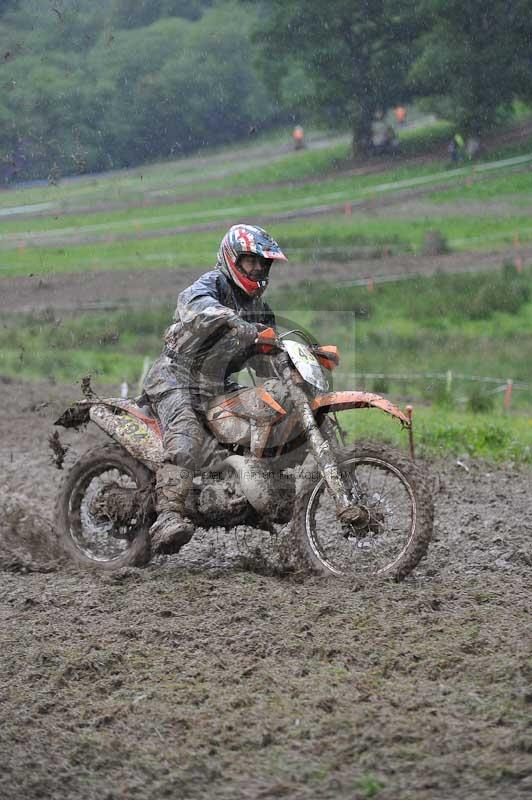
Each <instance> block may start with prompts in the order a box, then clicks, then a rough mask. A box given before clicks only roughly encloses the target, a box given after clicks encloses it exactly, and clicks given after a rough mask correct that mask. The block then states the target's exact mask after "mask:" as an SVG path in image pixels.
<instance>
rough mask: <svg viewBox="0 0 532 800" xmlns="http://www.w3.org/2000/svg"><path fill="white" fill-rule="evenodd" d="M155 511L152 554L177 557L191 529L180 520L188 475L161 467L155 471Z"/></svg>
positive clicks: (178, 470)
mask: <svg viewBox="0 0 532 800" xmlns="http://www.w3.org/2000/svg"><path fill="white" fill-rule="evenodd" d="M156 477H157V480H156V484H155V498H156V502H155V508H156V511H157V519H156V520H155V522H154V523H153V525H152V526H151V528H150V536H151V545H152V550H153V552H154V553H177V552H179V550H180V549H181V548H182V547H183V545H185V544H186V543H187V542H189V541H190V540H191V539H192V535H193V533H194V526H193V524H192V523H191V522H190V521H189V520H188V519H185V517H184V516H183V510H184V507H185V500H186V498H187V495H188V493H189V491H190V488H191V486H192V477H193V476H192V472H191V471H190V470H185V469H180V468H179V467H176V466H175V464H169V463H165V464H163V465H162V466H161V467H159V469H158V470H157V476H156Z"/></svg>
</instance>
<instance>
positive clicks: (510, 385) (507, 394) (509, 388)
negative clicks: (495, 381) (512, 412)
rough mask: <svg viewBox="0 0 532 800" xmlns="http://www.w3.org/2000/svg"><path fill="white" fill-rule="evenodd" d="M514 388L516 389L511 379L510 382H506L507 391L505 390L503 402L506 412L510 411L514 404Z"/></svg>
mask: <svg viewBox="0 0 532 800" xmlns="http://www.w3.org/2000/svg"><path fill="white" fill-rule="evenodd" d="M513 388H514V382H513V380H512V379H511V378H508V380H507V381H506V389H505V390H504V397H503V401H502V403H503V406H504V410H505V411H508V409H509V408H510V404H511V402H512V391H513Z"/></svg>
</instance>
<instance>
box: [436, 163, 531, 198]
mask: <svg viewBox="0 0 532 800" xmlns="http://www.w3.org/2000/svg"><path fill="white" fill-rule="evenodd" d="M514 195H515V197H513V196H514ZM508 196H509V197H508ZM503 198H504V199H505V200H510V201H511V202H513V203H515V205H519V204H523V202H527V203H531V202H532V169H531V168H530V166H529V167H527V171H526V172H519V173H509V174H507V175H503V176H501V177H498V176H490V179H489V180H486V179H482V180H478V181H476V180H475V178H474V177H473V178H472V180H471V182H470V183H466V184H465V186H460V187H457V188H455V189H446V190H443V191H437V192H434V193H432V194H430V195H429V199H430V200H431V201H432V202H434V203H451V202H455V201H459V202H464V201H465V202H467V201H468V200H477V201H478V200H499V199H503Z"/></svg>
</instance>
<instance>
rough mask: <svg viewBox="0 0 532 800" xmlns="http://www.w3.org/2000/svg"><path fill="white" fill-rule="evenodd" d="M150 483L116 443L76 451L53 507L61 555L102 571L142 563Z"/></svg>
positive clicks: (149, 516)
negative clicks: (72, 463)
mask: <svg viewBox="0 0 532 800" xmlns="http://www.w3.org/2000/svg"><path fill="white" fill-rule="evenodd" d="M152 487H153V474H152V473H151V472H150V470H148V469H147V467H145V466H144V465H143V464H141V463H139V462H138V461H136V460H135V459H134V458H133V457H132V456H131V455H129V453H127V452H126V450H124V449H123V448H122V447H120V446H119V445H117V444H114V443H111V442H109V443H107V444H104V445H100V446H99V447H96V448H94V449H93V450H90V451H89V452H87V453H85V454H84V455H82V456H81V457H80V458H79V459H78V461H76V463H75V464H74V465H73V466H72V468H71V469H70V470H69V472H68V473H66V475H65V478H64V480H63V483H62V485H61V488H60V490H59V494H58V497H57V501H56V507H55V527H56V533H57V536H58V539H59V541H60V542H61V544H62V546H63V549H64V550H65V552H66V553H67V555H69V556H70V557H71V558H73V559H74V560H75V561H77V562H78V563H79V564H81V565H83V566H86V567H94V568H96V569H99V570H104V571H114V570H117V569H120V568H122V567H126V566H133V565H134V566H143V565H145V564H147V563H148V562H149V560H150V538H149V528H150V524H151V522H152V521H153V519H154V514H153V510H152V509H153V506H152V503H151V491H152Z"/></svg>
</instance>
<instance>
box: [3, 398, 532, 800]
mask: <svg viewBox="0 0 532 800" xmlns="http://www.w3.org/2000/svg"><path fill="white" fill-rule="evenodd" d="M0 391H1V395H2V400H3V402H2V407H1V411H0V436H1V441H2V455H3V457H2V466H1V474H0V479H1V482H0V486H1V487H2V489H1V490H0V492H1V493H0V509H1V511H0V514H1V516H0V536H1V542H2V553H1V559H2V564H3V566H4V569H5V571H4V572H3V573H2V576H1V577H2V587H3V588H2V590H1V605H0V614H1V617H2V622H1V634H0V635H1V643H0V646H1V648H2V654H3V659H2V660H3V668H2V673H1V675H2V677H1V679H0V695H1V709H2V711H1V712H0V713H1V720H0V763H2V766H3V770H2V783H1V786H2V788H1V791H0V795H1V796H2V798H6V800H15V799H16V800H18V798H21V797H24V798H38V797H51V796H53V797H54V798H73V797H82V798H84V800H91V799H92V798H95V799H96V798H98V800H101V798H107V799H108V800H111V798H124V800H126V798H127V799H128V800H129V798H141V799H142V800H144V799H145V798H146V799H147V798H150V799H151V798H153V800H155V799H156V798H160V797H167V796H168V797H179V798H205V799H206V798H209V800H210V798H214V797H216V798H227V799H228V800H229V798H231V800H232V799H233V798H276V797H289V798H309V799H310V798H346V800H347V799H348V798H349V800H354V799H356V798H369V797H378V798H382V799H384V800H397V799H399V800H401V799H404V800H412V798H419V799H420V800H421V799H423V800H424V799H425V798H431V799H432V798H441V800H450V798H456V797H460V798H475V800H477V799H478V798H481V799H482V800H485V799H486V800H487V798H494V799H495V798H501V797H503V798H505V800H514V798H515V799H516V800H517V798H525V797H529V796H530V793H531V791H532V729H531V728H530V709H531V703H532V692H531V688H530V685H531V679H532V661H531V653H530V640H531V636H530V634H531V626H530V573H531V564H532V549H531V544H530V542H531V538H530V537H531V534H532V523H531V522H530V492H531V477H532V475H531V473H530V472H529V471H521V470H518V469H516V468H514V467H512V465H505V466H504V467H501V468H494V467H489V466H486V465H482V464H475V463H466V462H464V463H465V464H466V466H467V468H468V470H469V471H466V469H464V467H463V466H459V465H458V464H457V463H456V462H455V461H454V460H449V461H448V462H445V463H441V464H438V465H437V471H438V473H439V475H440V491H439V493H438V494H437V496H436V506H437V517H436V540H435V542H434V543H433V545H432V547H431V549H430V551H429V555H428V558H427V559H426V561H425V562H423V563H422V565H420V568H418V570H417V572H416V574H415V576H414V577H413V578H411V579H409V580H407V581H406V582H404V583H402V584H393V583H383V584H378V585H375V584H374V585H363V584H349V583H346V582H339V581H335V582H327V581H321V580H317V579H307V580H305V581H304V582H299V583H298V582H294V581H293V580H289V579H279V578H275V577H267V576H265V575H260V574H257V573H255V572H252V571H250V570H247V571H242V570H239V569H238V568H235V566H234V565H233V566H230V565H227V560H226V558H225V556H224V549H223V541H222V540H221V536H218V537H216V536H214V535H213V536H212V537H211V540H210V541H209V542H208V541H206V539H205V537H203V538H202V537H200V541H199V545H194V540H193V542H192V543H191V544H190V545H189V546H188V547H187V548H186V551H184V554H183V557H178V558H172V559H167V560H160V562H159V563H156V564H154V565H152V566H151V567H149V568H148V569H146V570H128V571H125V572H123V573H121V574H117V575H116V576H114V577H101V576H98V575H92V574H87V573H83V574H80V573H77V572H75V571H74V570H72V568H71V567H68V566H62V567H58V566H57V564H55V565H54V563H53V561H52V562H51V561H50V553H49V552H42V551H41V552H39V549H38V543H39V540H40V537H42V535H43V534H44V533H46V532H47V531H49V524H48V522H47V521H48V520H49V518H50V514H51V504H52V496H53V494H54V491H55V488H56V486H57V482H58V479H59V476H60V473H58V472H57V470H55V469H54V468H53V467H52V466H51V464H50V463H49V451H48V448H47V446H46V440H47V436H48V434H49V432H50V430H51V428H50V422H51V420H52V419H53V418H54V415H55V414H56V413H57V412H58V411H59V410H60V409H61V407H62V405H63V404H64V403H65V402H68V401H69V400H71V399H73V398H74V396H75V395H76V389H75V387H72V388H70V389H69V388H65V387H53V386H47V385H41V386H35V387H27V386H24V385H22V384H17V383H1V384H0ZM41 403H47V405H45V406H41V405H40V404H41ZM9 409H11V413H9ZM361 413H363V412H361ZM84 444H85V445H86V444H87V440H84ZM72 457H73V456H72V455H71V454H70V455H69V457H68V458H69V459H71V458H72ZM41 541H42V538H41ZM194 547H199V548H200V552H201V553H203V556H204V557H203V561H202V559H201V558H200V559H198V558H195V557H194V555H193V548H194ZM187 551H188V553H187ZM46 562H48V563H46ZM217 564H218V566H216V565H217ZM35 569H44V570H52V571H49V572H38V571H37V572H35V571H33V570H35Z"/></svg>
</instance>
